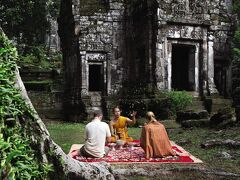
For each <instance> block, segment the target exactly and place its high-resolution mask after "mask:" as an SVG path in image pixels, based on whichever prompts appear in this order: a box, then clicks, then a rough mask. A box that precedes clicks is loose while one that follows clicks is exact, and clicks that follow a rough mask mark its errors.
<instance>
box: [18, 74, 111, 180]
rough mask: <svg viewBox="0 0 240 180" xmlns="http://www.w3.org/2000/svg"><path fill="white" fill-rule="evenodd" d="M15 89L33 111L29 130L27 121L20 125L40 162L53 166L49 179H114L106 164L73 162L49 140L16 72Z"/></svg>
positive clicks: (44, 127)
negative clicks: (29, 139) (29, 136)
mask: <svg viewBox="0 0 240 180" xmlns="http://www.w3.org/2000/svg"><path fill="white" fill-rule="evenodd" d="M16 87H17V88H18V89H20V91H21V95H22V97H23V98H24V100H25V102H26V103H27V104H28V105H29V106H30V108H31V109H32V110H33V111H34V122H33V123H31V124H30V128H29V126H28V125H29V124H28V121H26V120H25V121H24V119H23V120H21V121H20V123H21V125H22V126H25V129H27V130H28V132H27V133H28V134H29V135H31V140H32V144H33V146H32V147H33V148H34V149H35V150H36V152H37V153H38V154H37V156H38V157H39V159H40V161H42V162H47V163H52V164H53V168H54V172H52V173H50V179H52V178H53V179H71V180H72V179H114V176H113V175H112V174H111V173H110V165H109V164H108V163H106V162H101V163H83V162H79V161H77V160H74V159H72V158H71V157H70V156H68V155H66V154H65V153H64V152H63V151H62V149H61V148H60V147H59V146H58V145H57V144H56V143H55V142H54V141H53V140H52V139H51V137H50V135H49V132H48V130H47V128H46V126H45V124H44V123H43V122H42V120H41V118H40V117H39V116H38V114H37V112H36V110H35V109H34V107H33V105H32V103H31V100H30V99H29V97H28V95H27V91H26V89H25V87H24V84H23V82H22V80H21V77H20V75H19V72H18V70H17V71H16Z"/></svg>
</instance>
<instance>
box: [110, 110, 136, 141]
mask: <svg viewBox="0 0 240 180" xmlns="http://www.w3.org/2000/svg"><path fill="white" fill-rule="evenodd" d="M113 113H114V118H113V119H112V120H111V121H110V122H109V127H110V131H111V135H112V137H111V142H116V141H117V140H123V141H125V142H132V141H133V138H132V137H129V136H128V130H127V125H128V124H135V123H136V118H135V116H136V113H137V112H135V111H134V112H133V113H132V114H131V116H132V120H131V119H129V118H127V117H124V116H121V110H120V108H119V107H118V106H117V107H115V108H113Z"/></svg>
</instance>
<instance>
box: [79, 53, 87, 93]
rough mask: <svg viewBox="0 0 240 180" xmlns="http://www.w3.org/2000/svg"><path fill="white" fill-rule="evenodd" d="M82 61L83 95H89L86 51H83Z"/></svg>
mask: <svg viewBox="0 0 240 180" xmlns="http://www.w3.org/2000/svg"><path fill="white" fill-rule="evenodd" d="M80 54H81V57H82V58H81V61H82V62H81V63H82V91H81V95H82V96H87V95H88V76H87V75H88V62H87V59H86V51H81V52H80Z"/></svg>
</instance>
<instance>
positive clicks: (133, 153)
mask: <svg viewBox="0 0 240 180" xmlns="http://www.w3.org/2000/svg"><path fill="white" fill-rule="evenodd" d="M134 143H135V145H134V147H129V146H123V147H122V148H121V149H120V148H119V147H115V148H114V149H113V150H110V151H109V153H108V155H107V156H105V157H102V158H85V157H82V156H77V157H75V159H77V160H79V161H81V162H101V161H105V162H109V163H201V162H202V161H201V160H199V159H197V158H195V157H194V156H192V155H191V154H190V153H188V152H186V151H185V150H184V149H183V148H182V147H180V146H178V145H176V144H175V143H174V142H171V143H172V147H173V149H174V150H175V151H176V152H179V153H180V154H182V155H180V156H168V157H164V158H150V159H146V158H145V153H144V151H143V149H142V148H141V147H140V145H139V141H138V140H136V141H135V142H134Z"/></svg>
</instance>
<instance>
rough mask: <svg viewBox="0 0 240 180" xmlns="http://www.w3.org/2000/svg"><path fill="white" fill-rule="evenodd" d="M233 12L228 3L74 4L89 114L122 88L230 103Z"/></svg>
mask: <svg viewBox="0 0 240 180" xmlns="http://www.w3.org/2000/svg"><path fill="white" fill-rule="evenodd" d="M231 7H232V4H231V0H203V1H199V0H164V1H163V0H125V1H123V0H73V1H72V15H73V17H74V24H75V33H76V36H77V37H78V44H79V48H78V50H79V54H80V56H79V61H80V62H81V77H80V80H79V78H77V79H78V81H79V84H80V86H81V99H82V100H83V102H84V104H85V105H86V107H87V111H89V110H91V109H93V108H94V107H101V106H102V104H101V103H102V98H103V97H108V96H110V95H112V94H114V93H117V92H118V91H119V89H121V88H122V87H123V85H124V84H125V83H128V84H131V83H132V84H134V83H144V84H147V85H150V86H155V87H157V88H158V89H159V90H168V91H170V90H185V91H189V92H190V93H191V94H193V95H194V96H197V97H202V96H212V97H214V96H215V97H216V95H220V96H224V97H229V96H230V95H231V57H230V44H231V37H232V33H233V31H232V29H233V28H232V26H233V23H234V22H233V21H234V20H233V16H232V14H231ZM52 24H54V22H53V23H52ZM55 27H56V24H55ZM53 30H54V31H53V32H51V33H52V34H51V35H50V36H51V41H50V43H49V44H50V45H51V47H53V48H55V49H57V48H58V47H59V40H58V39H57V36H56V32H57V29H56V28H53ZM54 42H56V43H54Z"/></svg>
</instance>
